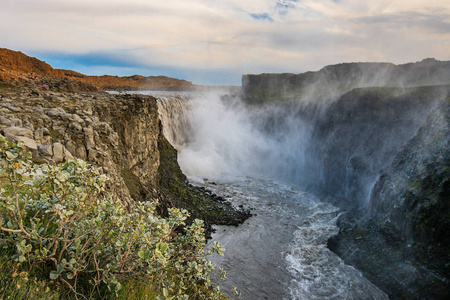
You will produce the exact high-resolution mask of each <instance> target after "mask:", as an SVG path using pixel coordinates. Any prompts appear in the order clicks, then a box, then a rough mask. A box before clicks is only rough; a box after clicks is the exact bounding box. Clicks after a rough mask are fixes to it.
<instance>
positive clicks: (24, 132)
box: [2, 126, 34, 139]
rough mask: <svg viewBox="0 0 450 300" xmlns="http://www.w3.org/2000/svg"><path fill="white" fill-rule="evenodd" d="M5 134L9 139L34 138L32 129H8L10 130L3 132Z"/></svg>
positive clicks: (5, 129) (6, 129)
mask: <svg viewBox="0 0 450 300" xmlns="http://www.w3.org/2000/svg"><path fill="white" fill-rule="evenodd" d="M2 132H3V134H4V135H5V136H6V137H8V136H24V137H27V138H30V139H32V138H33V137H34V136H33V132H32V131H31V130H30V129H27V128H23V127H15V126H13V127H8V128H4V129H3V130H2Z"/></svg>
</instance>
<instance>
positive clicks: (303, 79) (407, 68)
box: [242, 58, 450, 103]
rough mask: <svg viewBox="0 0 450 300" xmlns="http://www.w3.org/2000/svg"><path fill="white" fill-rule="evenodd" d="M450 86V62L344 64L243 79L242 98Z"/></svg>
mask: <svg viewBox="0 0 450 300" xmlns="http://www.w3.org/2000/svg"><path fill="white" fill-rule="evenodd" d="M439 84H450V62H449V61H438V60H435V59H432V58H429V59H424V60H422V61H421V62H418V63H408V64H404V65H394V64H391V63H342V64H337V65H331V66H327V67H324V68H322V69H321V70H319V71H317V72H306V73H300V74H291V73H285V74H260V75H252V74H249V75H244V76H242V94H243V98H244V99H245V100H247V101H248V102H251V103H262V102H265V103H267V102H278V103H280V102H285V101H296V102H299V101H314V102H317V101H328V100H330V99H333V100H334V99H336V98H337V97H339V96H340V95H343V94H345V93H347V92H349V91H351V90H352V89H354V88H365V87H380V86H388V87H413V86H425V85H439Z"/></svg>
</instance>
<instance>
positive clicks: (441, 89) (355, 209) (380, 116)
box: [243, 59, 450, 299]
mask: <svg viewBox="0 0 450 300" xmlns="http://www.w3.org/2000/svg"><path fill="white" fill-rule="evenodd" d="M449 83H450V62H438V61H435V60H432V59H428V60H424V61H422V62H420V63H415V64H406V65H400V66H395V65H392V64H341V65H336V66H329V67H325V68H324V69H322V70H320V71H318V72H309V73H304V74H299V75H294V74H279V75H274V74H262V75H247V76H244V77H243V93H244V94H243V98H244V99H246V100H247V102H248V103H250V104H255V103H256V104H258V105H257V107H263V105H267V104H269V105H272V106H274V105H275V106H280V107H283V106H286V107H288V109H285V110H287V111H290V114H291V115H292V113H291V111H293V110H295V111H296V112H295V113H294V115H295V117H296V118H297V120H298V123H299V124H307V128H308V133H309V135H307V138H306V139H304V143H303V144H299V145H301V147H303V148H305V150H304V151H303V152H302V153H304V157H301V160H303V161H306V163H302V164H301V167H302V168H304V169H303V170H302V172H300V175H302V176H300V177H299V178H300V179H299V182H298V183H299V184H301V185H303V186H305V187H307V188H308V189H309V190H310V191H313V192H315V193H318V194H319V195H321V196H323V197H324V198H327V199H328V200H330V201H332V202H333V203H335V204H337V205H339V206H340V207H341V208H342V209H343V211H344V212H345V213H344V214H343V215H342V217H341V218H340V220H339V226H340V233H339V234H338V235H337V236H335V237H334V238H332V239H330V240H329V247H330V248H331V249H332V250H333V251H335V252H336V253H337V254H339V255H340V256H341V257H342V258H343V259H344V260H345V261H346V262H347V263H350V264H353V265H355V266H356V267H357V268H358V269H360V270H362V271H363V272H364V274H365V275H366V276H367V277H368V278H369V279H370V280H371V281H372V282H374V283H375V284H377V285H378V286H379V287H381V288H382V289H383V290H384V291H385V292H387V293H388V294H389V295H390V297H391V298H392V299H419V298H420V299H422V298H425V299H447V298H448V297H450V294H449V291H450V269H449V263H448V262H449V261H450V257H449V254H448V248H449V246H450V244H449V241H450V236H449V234H448V232H450V223H449V221H448V220H449V218H450V207H449V203H450V197H449V196H450V195H449V193H448V190H449V180H450V179H449V165H450V161H449V149H450V145H449V137H450V132H449V123H448V122H449V95H450V86H449ZM434 84H442V85H434ZM282 111H283V110H282ZM279 119H282V117H278V119H276V120H275V121H273V120H269V121H267V122H266V124H267V127H268V131H269V132H277V130H282V128H281V127H277V128H273V127H274V126H279V124H283V122H281V121H280V120H279ZM274 124H275V125H274ZM293 164H294V163H293Z"/></svg>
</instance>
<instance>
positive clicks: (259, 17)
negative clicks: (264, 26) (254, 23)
mask: <svg viewBox="0 0 450 300" xmlns="http://www.w3.org/2000/svg"><path fill="white" fill-rule="evenodd" d="M250 16H251V17H252V18H254V19H256V20H263V21H269V22H273V19H272V18H271V17H270V16H269V14H268V13H262V14H250Z"/></svg>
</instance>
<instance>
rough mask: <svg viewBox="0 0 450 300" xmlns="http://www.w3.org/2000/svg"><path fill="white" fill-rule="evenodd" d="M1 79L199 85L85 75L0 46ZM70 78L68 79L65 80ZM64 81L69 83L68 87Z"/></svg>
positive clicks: (75, 87)
mask: <svg viewBox="0 0 450 300" xmlns="http://www.w3.org/2000/svg"><path fill="white" fill-rule="evenodd" d="M0 81H3V82H7V83H14V82H20V83H21V84H22V85H23V84H25V83H28V84H29V85H34V86H39V85H40V86H43V85H44V84H46V83H48V84H49V85H50V87H52V88H54V89H57V90H60V91H69V92H76V91H94V90H97V89H98V90H139V89H147V90H149V89H159V90H161V89H162V90H192V89H195V88H198V86H196V85H194V84H192V83H191V82H188V81H186V80H181V79H175V78H170V77H166V76H148V77H144V76H140V75H134V76H128V77H119V76H110V75H103V76H88V75H84V74H81V73H78V72H75V71H71V70H62V69H53V68H52V67H51V66H50V65H49V64H47V63H46V62H43V61H41V60H39V59H37V58H34V57H29V56H27V55H25V54H23V53H22V52H19V51H12V50H9V49H5V48H0ZM68 82H70V83H68ZM67 85H70V87H69V88H67Z"/></svg>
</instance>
